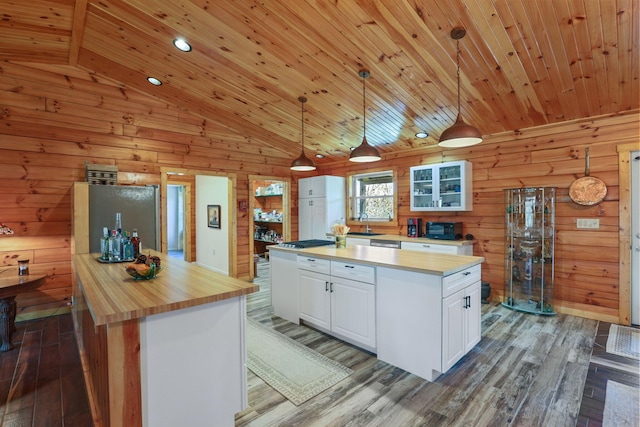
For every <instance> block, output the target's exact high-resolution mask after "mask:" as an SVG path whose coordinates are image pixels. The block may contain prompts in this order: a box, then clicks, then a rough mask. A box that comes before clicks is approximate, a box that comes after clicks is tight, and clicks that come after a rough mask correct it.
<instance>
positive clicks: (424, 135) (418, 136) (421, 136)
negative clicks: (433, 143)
mask: <svg viewBox="0 0 640 427" xmlns="http://www.w3.org/2000/svg"><path fill="white" fill-rule="evenodd" d="M428 136H429V134H428V133H426V132H418V133H416V138H426V137H428Z"/></svg>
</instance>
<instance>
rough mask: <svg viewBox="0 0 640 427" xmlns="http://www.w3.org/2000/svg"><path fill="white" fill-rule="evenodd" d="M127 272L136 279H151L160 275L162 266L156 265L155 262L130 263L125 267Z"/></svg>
mask: <svg viewBox="0 0 640 427" xmlns="http://www.w3.org/2000/svg"><path fill="white" fill-rule="evenodd" d="M125 271H126V272H127V274H128V275H129V276H131V277H133V278H134V280H149V279H155V278H156V277H158V274H160V272H161V271H162V267H156V265H155V264H151V265H150V266H149V265H145V264H129V265H128V266H127V268H126V269H125Z"/></svg>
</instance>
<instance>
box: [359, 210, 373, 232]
mask: <svg viewBox="0 0 640 427" xmlns="http://www.w3.org/2000/svg"><path fill="white" fill-rule="evenodd" d="M364 216H366V217H367V228H366V230H365V231H366V232H367V233H371V227H369V214H367V213H366V212H362V213H361V214H360V221H362V217H364Z"/></svg>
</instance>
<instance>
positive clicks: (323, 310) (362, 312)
mask: <svg viewBox="0 0 640 427" xmlns="http://www.w3.org/2000/svg"><path fill="white" fill-rule="evenodd" d="M298 283H299V289H300V290H299V292H300V294H299V295H300V305H299V306H300V319H302V320H303V321H305V322H308V323H309V324H312V325H314V326H316V327H318V328H320V329H322V330H324V331H326V332H328V333H330V334H332V335H335V336H337V337H338V338H341V339H343V340H345V341H348V342H351V343H352V344H356V345H358V346H360V347H362V348H365V349H367V350H371V351H375V347H376V330H375V325H376V322H375V286H374V283H375V268H374V267H370V266H364V265H359V264H352V263H345V262H340V261H330V260H327V259H320V258H313V257H308V256H303V255H299V256H298Z"/></svg>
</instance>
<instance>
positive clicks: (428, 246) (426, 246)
mask: <svg viewBox="0 0 640 427" xmlns="http://www.w3.org/2000/svg"><path fill="white" fill-rule="evenodd" d="M422 247H423V248H430V247H431V245H422Z"/></svg>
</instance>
